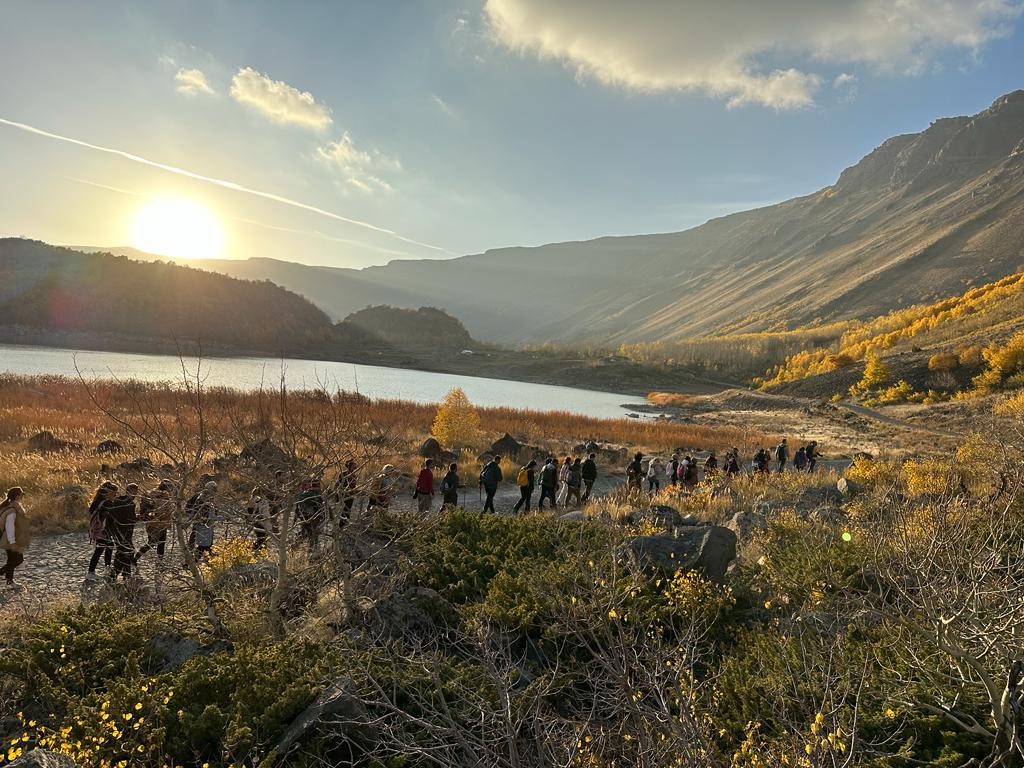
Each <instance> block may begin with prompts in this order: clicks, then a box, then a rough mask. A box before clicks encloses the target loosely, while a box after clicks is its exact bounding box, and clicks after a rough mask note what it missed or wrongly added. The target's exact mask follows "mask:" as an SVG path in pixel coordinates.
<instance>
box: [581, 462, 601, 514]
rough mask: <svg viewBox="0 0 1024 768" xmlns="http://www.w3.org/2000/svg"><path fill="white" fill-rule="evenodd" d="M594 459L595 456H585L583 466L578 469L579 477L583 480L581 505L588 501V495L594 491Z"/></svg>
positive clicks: (595, 474) (595, 463)
mask: <svg viewBox="0 0 1024 768" xmlns="http://www.w3.org/2000/svg"><path fill="white" fill-rule="evenodd" d="M596 458H597V454H595V453H592V454H590V455H589V456H587V460H586V461H584V462H583V466H581V467H580V477H582V478H583V499H582V501H581V502H580V504H581V505H583V504H586V503H587V502H588V501H590V494H591V492H592V491H593V490H594V483H595V482H596V481H597V462H596V461H595V459H596Z"/></svg>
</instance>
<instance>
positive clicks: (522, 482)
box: [516, 467, 530, 488]
mask: <svg viewBox="0 0 1024 768" xmlns="http://www.w3.org/2000/svg"><path fill="white" fill-rule="evenodd" d="M516 484H517V485H518V486H519V487H520V488H525V487H526V486H528V485H529V484H530V470H528V469H527V468H526V467H520V469H519V474H518V475H516Z"/></svg>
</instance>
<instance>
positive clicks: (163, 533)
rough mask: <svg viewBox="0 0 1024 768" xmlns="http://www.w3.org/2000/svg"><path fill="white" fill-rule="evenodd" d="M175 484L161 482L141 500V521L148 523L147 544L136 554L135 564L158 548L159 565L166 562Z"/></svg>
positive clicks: (157, 558) (172, 517) (169, 481)
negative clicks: (165, 554)
mask: <svg viewBox="0 0 1024 768" xmlns="http://www.w3.org/2000/svg"><path fill="white" fill-rule="evenodd" d="M173 492H174V484H173V482H172V481H171V480H161V481H160V484H159V485H157V487H156V488H154V489H153V490H152V491H150V492H149V493H145V494H143V495H142V498H141V499H139V519H140V520H143V521H145V523H146V543H145V544H143V545H142V546H141V547H139V549H138V551H137V552H136V553H135V563H136V564H138V562H139V559H140V558H141V557H142V556H143V555H144V554H146V553H147V552H149V551H150V550H151V549H153V547H154V545H155V546H156V560H157V563H158V564H162V563H163V561H164V550H165V549H166V547H167V531H168V530H170V527H171V522H172V521H173V520H174V496H173Z"/></svg>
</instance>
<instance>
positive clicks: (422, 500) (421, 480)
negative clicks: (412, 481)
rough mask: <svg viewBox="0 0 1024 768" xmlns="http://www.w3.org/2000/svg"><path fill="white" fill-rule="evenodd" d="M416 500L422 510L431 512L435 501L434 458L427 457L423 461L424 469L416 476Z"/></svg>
mask: <svg viewBox="0 0 1024 768" xmlns="http://www.w3.org/2000/svg"><path fill="white" fill-rule="evenodd" d="M415 495H416V500H417V502H418V504H419V510H420V512H424V513H426V512H429V511H430V505H431V503H433V501H434V460H433V459H427V460H426V461H425V462H423V469H421V470H420V474H419V477H417V478H416V494H415Z"/></svg>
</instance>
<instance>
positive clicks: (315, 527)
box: [295, 477, 327, 549]
mask: <svg viewBox="0 0 1024 768" xmlns="http://www.w3.org/2000/svg"><path fill="white" fill-rule="evenodd" d="M326 516H327V514H326V510H325V509H324V492H323V486H322V485H321V483H320V478H319V477H311V478H309V479H308V480H306V482H305V483H303V484H302V488H301V489H300V490H299V498H298V499H296V501H295V517H296V519H297V520H298V521H299V528H300V533H299V535H300V537H301V538H304V539H306V540H307V541H308V542H309V548H310V549H316V548H317V546H318V545H319V543H320V529H321V528H322V527H323V524H324V518H325V517H326Z"/></svg>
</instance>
